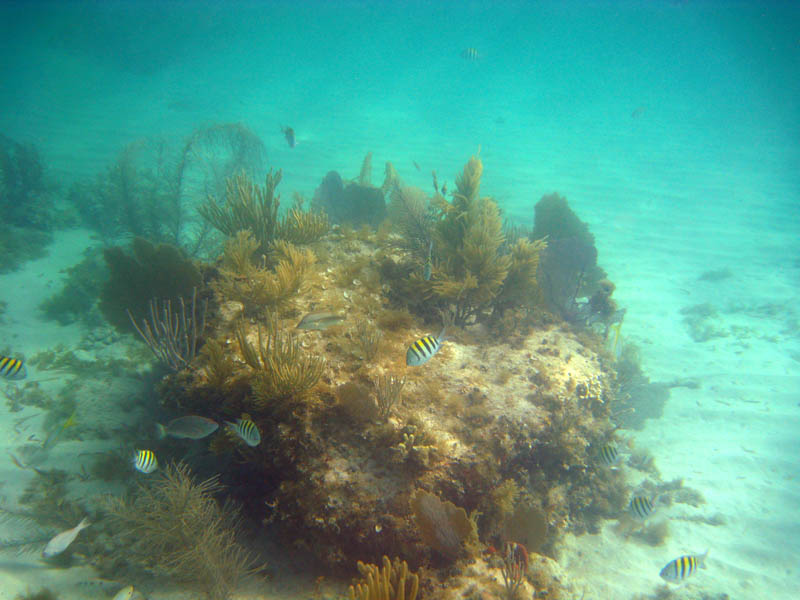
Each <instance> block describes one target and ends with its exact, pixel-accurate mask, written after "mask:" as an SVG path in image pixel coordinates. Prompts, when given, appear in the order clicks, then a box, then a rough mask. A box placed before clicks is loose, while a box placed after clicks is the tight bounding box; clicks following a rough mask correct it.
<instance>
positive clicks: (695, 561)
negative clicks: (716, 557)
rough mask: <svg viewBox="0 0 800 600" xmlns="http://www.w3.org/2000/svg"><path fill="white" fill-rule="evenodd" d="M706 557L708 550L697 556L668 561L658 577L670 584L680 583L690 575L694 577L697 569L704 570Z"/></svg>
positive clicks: (686, 556)
mask: <svg viewBox="0 0 800 600" xmlns="http://www.w3.org/2000/svg"><path fill="white" fill-rule="evenodd" d="M706 556H708V550H706V551H705V552H704V553H703V554H699V555H684V556H679V557H678V558H676V559H675V560H671V561H669V562H668V563H667V565H666V566H665V567H664V568H663V569H661V573H659V575H660V576H661V578H662V579H664V580H666V581H669V582H670V583H681V582H682V581H684V580H685V579H686V578H687V577H689V576H690V575H694V574H695V572H696V571H697V569H705V568H706Z"/></svg>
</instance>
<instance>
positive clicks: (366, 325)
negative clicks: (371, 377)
mask: <svg viewBox="0 0 800 600" xmlns="http://www.w3.org/2000/svg"><path fill="white" fill-rule="evenodd" d="M381 338H383V334H382V333H381V330H380V329H378V328H377V327H376V326H375V325H374V324H373V323H371V322H370V321H368V320H367V319H361V320H360V321H358V322H357V323H356V327H355V330H354V331H353V341H354V342H355V344H356V346H357V347H358V350H359V351H360V352H361V356H362V357H363V359H364V360H372V359H373V358H375V356H376V355H377V354H378V349H379V348H380V344H381Z"/></svg>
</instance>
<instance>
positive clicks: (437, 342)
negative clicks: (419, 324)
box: [406, 328, 447, 367]
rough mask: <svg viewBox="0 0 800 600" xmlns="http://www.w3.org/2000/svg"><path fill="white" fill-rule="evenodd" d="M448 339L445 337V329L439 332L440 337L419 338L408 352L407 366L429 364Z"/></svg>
mask: <svg viewBox="0 0 800 600" xmlns="http://www.w3.org/2000/svg"><path fill="white" fill-rule="evenodd" d="M446 339H447V338H446V337H445V336H444V328H442V330H441V331H440V332H439V335H437V336H436V337H433V336H432V335H426V336H425V337H421V338H419V339H418V340H417V341H416V342H414V343H413V344H411V345H410V346H409V347H408V351H407V352H406V364H407V365H408V366H409V367H418V366H420V365H424V364H425V363H426V362H428V361H429V360H430V359H431V357H432V356H433V355H434V354H436V353H437V352H438V351H439V349H440V348H441V347H442V343H444V341H445V340H446Z"/></svg>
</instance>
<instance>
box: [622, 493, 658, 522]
mask: <svg viewBox="0 0 800 600" xmlns="http://www.w3.org/2000/svg"><path fill="white" fill-rule="evenodd" d="M655 509H656V505H655V500H654V499H651V498H648V497H647V496H634V497H633V498H631V503H630V504H629V505H628V512H629V513H631V516H633V518H635V519H638V520H640V521H644V520H645V519H647V517H649V516H650V515H652V514H653V511H654V510H655Z"/></svg>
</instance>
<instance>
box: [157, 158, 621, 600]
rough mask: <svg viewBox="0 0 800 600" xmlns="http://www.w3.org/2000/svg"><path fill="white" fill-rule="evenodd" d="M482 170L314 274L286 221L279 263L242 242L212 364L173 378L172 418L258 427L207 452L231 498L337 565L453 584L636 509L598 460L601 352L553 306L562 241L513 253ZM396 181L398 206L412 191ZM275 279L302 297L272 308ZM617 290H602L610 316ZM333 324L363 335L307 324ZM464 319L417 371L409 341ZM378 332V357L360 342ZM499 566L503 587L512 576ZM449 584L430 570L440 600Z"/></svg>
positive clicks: (472, 168) (364, 235)
mask: <svg viewBox="0 0 800 600" xmlns="http://www.w3.org/2000/svg"><path fill="white" fill-rule="evenodd" d="M482 170H483V165H482V163H481V161H480V159H478V158H477V157H473V158H472V159H471V160H470V161H469V162H468V163H467V165H466V166H465V168H464V170H463V173H462V174H461V176H460V177H459V178H458V180H457V182H456V186H455V192H454V193H453V195H452V200H451V201H448V199H447V198H445V197H444V196H443V195H442V194H441V193H439V192H438V191H437V192H436V193H435V194H434V196H432V197H431V198H425V197H424V195H422V194H421V193H417V192H414V193H413V195H412V196H408V198H411V197H413V198H415V200H408V198H406V199H405V200H397V205H396V206H395V208H393V209H392V210H391V211H390V215H396V216H393V217H391V218H393V219H396V221H397V222H396V223H393V224H392V225H393V226H394V227H395V228H396V231H394V232H393V231H391V230H388V229H387V228H386V227H382V228H381V229H380V230H377V231H376V230H373V229H370V228H369V227H362V228H360V229H354V228H353V227H351V226H348V225H340V226H338V227H335V228H333V229H332V230H331V231H330V232H329V233H328V234H326V235H325V236H323V237H322V238H321V239H320V240H318V241H316V242H315V243H314V252H313V256H315V257H316V260H308V261H306V260H304V259H299V260H300V262H301V263H302V264H303V265H304V266H302V268H301V267H299V266H298V264H299V263H298V262H297V260H295V259H294V258H292V255H293V253H298V252H305V251H306V250H308V249H306V250H300V249H298V248H296V247H293V246H290V245H289V244H286V243H284V242H282V241H280V240H278V238H277V235H278V234H277V233H276V231H277V229H278V226H276V228H275V229H274V230H273V233H272V234H270V235H271V236H272V237H270V238H269V244H268V248H267V250H266V252H261V251H262V247H261V244H260V243H259V241H258V239H257V236H256V235H255V234H254V233H253V232H252V230H250V231H249V232H247V231H245V232H239V231H237V232H234V236H235V237H233V238H231V239H229V241H228V246H227V248H226V252H225V256H224V258H223V260H222V261H221V263H218V267H217V268H216V269H214V270H209V272H208V275H209V277H210V278H211V279H212V282H211V287H213V288H214V290H215V292H216V294H215V295H216V300H217V301H218V305H219V309H218V311H216V312H215V314H214V315H213V318H212V319H210V321H209V329H210V330H209V331H208V333H207V336H208V337H207V339H208V340H209V342H207V344H206V348H205V349H204V350H202V351H201V355H202V356H204V357H205V361H206V362H205V368H204V369H201V368H194V369H184V370H182V371H181V372H180V373H175V374H172V375H170V376H168V377H166V378H165V379H163V380H162V382H161V384H160V401H161V405H162V407H163V409H164V410H165V411H167V412H168V413H169V414H171V415H173V414H174V415H176V416H177V415H181V414H199V415H204V416H207V417H209V418H214V419H216V420H217V421H225V420H228V421H233V420H236V419H238V418H242V415H244V414H246V415H247V416H248V417H249V418H250V419H251V420H252V421H253V422H254V423H255V424H256V426H257V427H258V429H259V431H260V434H261V443H260V444H259V445H258V446H256V447H247V446H245V445H244V444H236V443H235V440H233V439H231V437H230V436H228V435H218V436H215V437H214V438H213V439H212V440H211V442H210V450H211V452H212V453H213V454H214V455H215V456H216V459H217V460H218V461H220V462H224V464H225V468H224V470H223V473H222V475H221V479H222V481H223V482H224V483H225V485H226V486H227V487H226V489H227V493H228V495H229V496H231V497H233V498H235V499H236V500H237V501H239V502H240V503H241V504H242V506H243V510H244V513H245V515H246V516H247V517H248V518H250V519H251V520H252V522H253V523H268V524H270V527H272V528H274V531H275V532H276V533H277V534H278V535H279V536H280V539H281V541H282V543H284V544H286V545H287V546H290V547H292V548H296V549H298V550H299V551H307V552H310V553H312V554H313V555H314V556H315V557H316V558H317V559H318V560H319V564H320V565H322V566H323V567H325V568H327V569H331V570H336V571H337V572H341V569H342V568H348V566H350V565H352V564H354V563H355V562H356V561H357V560H359V559H363V558H364V557H369V556H382V555H383V554H388V555H390V556H403V557H406V558H407V560H408V561H409V564H411V565H412V566H413V568H415V569H416V568H417V567H418V566H420V565H423V564H426V565H430V566H432V567H433V568H435V569H437V570H436V571H435V572H436V573H445V572H447V571H446V569H445V568H446V567H452V568H453V569H454V570H456V569H458V568H459V565H463V564H467V563H469V561H477V560H478V556H479V554H480V553H481V551H482V550H483V548H484V547H485V546H484V545H489V544H491V545H497V546H498V547H502V545H503V544H505V542H515V543H517V544H522V545H524V546H526V547H527V548H528V549H529V550H530V551H531V552H532V553H533V552H536V551H539V552H545V553H552V552H554V547H555V544H556V543H557V542H558V540H559V538H560V536H561V535H562V534H563V533H564V532H566V531H571V532H574V533H576V534H580V533H583V532H586V531H597V530H598V529H599V527H600V525H601V523H602V522H603V520H604V519H609V518H613V517H616V516H617V515H618V513H619V511H621V510H622V509H623V508H624V505H625V503H626V501H627V497H628V493H629V490H628V488H627V486H626V484H625V479H624V477H623V475H622V474H621V473H620V472H618V471H615V470H612V469H608V468H606V466H605V465H603V464H602V463H601V462H600V461H599V459H598V457H597V450H596V449H597V448H599V447H601V446H602V445H603V444H605V443H608V442H612V441H613V440H614V437H615V436H614V425H613V424H612V423H611V422H610V420H609V416H610V415H611V413H612V410H613V406H614V393H615V391H616V389H617V388H616V387H615V384H614V372H613V370H612V369H611V361H609V360H608V357H607V356H606V354H604V353H603V350H602V347H603V340H602V338H601V336H599V335H597V334H596V333H595V332H593V331H592V330H590V329H581V328H578V327H572V326H570V325H569V324H567V323H565V322H564V321H563V320H561V319H560V318H559V317H558V316H557V315H552V314H550V313H546V312H545V311H544V310H543V304H544V300H543V295H542V291H541V290H540V288H539V286H538V280H537V277H538V275H539V273H540V272H541V263H540V262H539V258H540V257H543V255H544V252H545V248H546V246H545V244H544V243H543V242H541V241H531V240H530V239H529V238H527V237H518V238H516V239H514V240H510V241H506V240H505V238H504V235H503V228H502V221H501V217H500V213H499V210H498V208H497V205H496V204H495V203H494V201H492V200H491V199H490V198H486V197H482V196H481V195H480V188H479V186H480V180H481V175H482ZM362 171H363V173H364V174H363V177H362V180H363V181H364V182H365V181H366V178H367V172H368V171H369V169H368V168H365V169H363V170H362ZM387 172H388V175H387V180H388V181H389V183H388V184H387V185H386V186H385V189H383V192H384V193H388V194H390V195H391V194H394V195H395V196H396V197H398V198H399V196H398V194H402V193H403V190H406V192H407V193H410V192H408V188H404V187H403V184H402V182H401V181H400V180H399V178H398V176H397V173H395V172H394V169H387ZM362 183H363V182H362ZM398 190H400V191H398ZM409 207H412V208H409ZM397 215H399V216H397ZM409 215H411V216H409ZM415 223H416V224H415ZM411 231H417V232H418V233H417V234H414V235H416V236H417V237H418V242H413V241H412V242H409V239H410V238H411V237H413V236H412V234H411V233H410V232H411ZM425 240H432V241H433V246H432V250H431V251H430V252H431V259H432V263H433V266H432V272H431V277H430V279H426V278H425V277H424V276H423V269H422V267H423V256H422V254H421V252H423V251H424V253H425V256H424V258H427V253H428V252H429V250H428V249H429V248H430V247H431V246H430V241H428V243H427V244H425V243H424V242H425ZM260 252H261V254H260ZM309 252H310V251H309ZM281 261H287V265H286V267H280V266H279V265H280V263H281ZM283 271H285V275H286V276H287V277H286V281H287V282H288V281H289V277H288V276H289V275H292V276H294V275H295V274H296V273H298V272H299V271H302V272H303V275H302V284H300V285H294V284H292V285H288V284H287V285H285V286H284V285H283V284H282V283H280V281H281V279H283V276H282V275H280V273H279V272H283ZM258 279H261V280H267V279H268V280H269V281H270V282H271V283H270V284H269V286H271V287H274V288H280V287H285V289H288V290H289V293H288V294H287V295H286V296H285V299H283V300H282V299H280V297H281V295H280V294H274V293H272V292H269V293H267V292H264V293H262V292H261V291H258V295H256V294H255V292H254V289H255V288H253V287H252V284H251V283H250V280H253V281H255V280H258ZM608 290H610V286H605V287H601V286H598V287H596V288H595V289H594V290H593V291H592V294H590V295H593V294H594V293H595V292H600V293H601V294H603V297H602V298H601V297H598V298H597V299H596V305H597V306H600V305H602V303H603V302H602V301H603V300H609V299H610V293H609V291H608ZM587 302H588V300H587ZM606 304H609V303H606ZM318 313H320V314H323V313H324V314H327V313H331V314H336V315H337V320H338V319H341V320H342V323H343V325H347V326H337V327H330V328H324V327H320V328H300V329H295V327H296V325H297V324H298V322H300V321H301V318H302V317H303V316H304V315H306V316H307V315H309V314H318ZM448 313H450V314H453V315H454V317H455V318H454V321H455V322H454V323H453V324H452V325H450V326H448V328H447V334H448V339H447V341H446V342H445V343H444V344H443V345H442V348H441V351H440V352H438V353H437V354H436V356H435V357H433V358H432V359H431V360H430V361H428V362H427V363H426V364H425V365H423V366H422V367H417V368H416V369H414V370H411V369H409V368H408V367H407V366H406V364H405V354H406V350H407V349H408V345H409V344H410V343H411V342H413V340H415V339H419V338H420V337H422V336H423V335H427V334H431V333H433V334H436V332H437V331H439V329H440V328H441V320H446V316H447V314H448ZM373 323H374V325H372V324H373ZM290 328H291V332H290ZM377 331H379V332H380V333H381V334H382V337H381V339H380V350H379V351H377V352H372V351H371V350H370V348H371V347H372V346H374V344H371V343H370V344H368V345H367V346H369V348H367V347H365V348H361V349H358V345H359V344H361V345H364V344H362V343H361V342H360V341H359V339H358V338H372V337H377V336H374V334H375V332H377ZM498 331H507V332H509V333H508V336H507V337H506V336H504V335H498ZM354 348H355V349H354ZM195 366H197V365H195ZM538 560H539V559H538V558H536V559H534V555H533V554H531V563H532V564H533V563H534V562H536V561H538ZM481 568H484V569H485V568H487V567H486V565H485V564H484V565H483V566H482V567H481ZM438 569H441V570H438ZM490 570H491V572H492V575H491V576H493V577H495V578H496V579H495V581H496V582H499V581H501V571H500V570H499V565H498V566H496V567H491V569H490ZM531 570H533V567H531ZM487 577H489V575H487ZM434 579H435V576H432V577H431V578H430V579H427V580H425V581H423V580H424V578H422V577H421V580H420V586H421V587H420V589H421V590H426V595H427V591H428V590H432V589H433V588H435V587H436V584H435V583H434V582H433V580H434ZM423 583H424V585H423ZM537 585H538V584H537ZM547 585H549V584H547ZM547 585H544V584H543V587H547ZM426 586H430V587H426ZM526 586H527V587H526ZM525 587H526V589H527V590H528V591H530V588H531V584H530V583H526V582H524V581H523V582H520V583H519V588H518V589H519V593H520V594H522V593H523V588H525ZM552 587H553V589H555V587H557V586H555V584H554V585H553V586H552ZM492 589H493V590H494V589H496V590H497V593H498V594H502V593H503V592H502V588H501V584H497V587H496V588H495V587H492ZM354 590H355V588H354ZM439 592H440V593H443V592H442V591H441V589H440V590H439Z"/></svg>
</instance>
